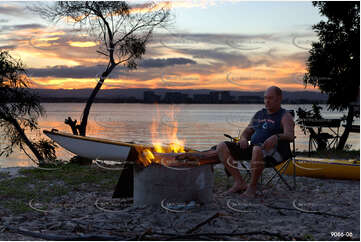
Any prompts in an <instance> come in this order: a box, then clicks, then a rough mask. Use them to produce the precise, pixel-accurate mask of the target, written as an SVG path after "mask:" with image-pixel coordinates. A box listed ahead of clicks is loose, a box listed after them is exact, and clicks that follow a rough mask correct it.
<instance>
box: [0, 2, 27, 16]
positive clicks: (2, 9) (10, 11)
mask: <svg viewBox="0 0 361 242" xmlns="http://www.w3.org/2000/svg"><path fill="white" fill-rule="evenodd" d="M0 14H1V15H11V16H22V15H23V14H24V8H22V7H19V6H14V5H8V4H2V5H0Z"/></svg>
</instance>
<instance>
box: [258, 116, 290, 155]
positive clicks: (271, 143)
mask: <svg viewBox="0 0 361 242" xmlns="http://www.w3.org/2000/svg"><path fill="white" fill-rule="evenodd" d="M281 125H282V128H283V133H282V134H275V135H272V136H271V137H269V138H268V139H266V141H265V142H264V145H263V147H264V149H265V150H270V149H273V148H274V147H276V144H277V142H278V140H287V141H289V142H291V141H293V140H294V138H295V122H294V121H293V118H292V115H291V114H290V113H286V114H285V115H283V117H282V120H281ZM277 136H278V137H279V138H278V137H277Z"/></svg>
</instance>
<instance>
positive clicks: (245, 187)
mask: <svg viewBox="0 0 361 242" xmlns="http://www.w3.org/2000/svg"><path fill="white" fill-rule="evenodd" d="M281 102H282V91H281V89H280V88H279V87H276V86H272V87H269V88H268V89H267V90H266V92H265V94H264V103H265V108H264V109H262V110H260V111H258V112H257V113H256V114H255V115H254V116H253V118H252V120H251V122H250V124H249V125H248V127H247V128H246V129H245V130H244V131H243V133H242V134H241V137H240V140H239V141H238V142H228V141H225V142H222V143H220V144H219V145H217V148H216V150H214V151H206V152H200V153H195V154H192V153H185V154H183V155H179V156H178V157H177V159H187V158H188V159H198V160H207V159H208V160H218V161H220V162H222V163H223V164H224V166H225V167H226V169H227V171H228V172H229V173H230V174H231V175H232V176H233V177H234V181H235V182H234V184H233V186H232V187H231V188H230V189H229V190H228V191H227V193H234V192H243V191H244V193H243V194H242V196H245V197H255V196H256V191H257V190H256V188H257V187H256V186H257V181H258V179H259V178H260V176H261V175H262V171H263V169H264V168H265V166H266V167H273V166H276V165H278V164H280V163H282V162H283V161H285V160H287V159H289V158H290V157H291V156H292V153H291V149H290V142H291V141H293V139H294V126H295V123H294V121H293V118H292V115H291V114H290V113H289V112H287V111H286V110H285V109H283V108H281ZM249 140H250V141H251V145H248V141H249ZM236 160H251V181H250V184H247V183H246V182H245V181H244V180H243V179H242V176H241V174H240V172H239V170H238V169H237V168H235V167H232V165H230V164H232V163H233V162H234V161H236Z"/></svg>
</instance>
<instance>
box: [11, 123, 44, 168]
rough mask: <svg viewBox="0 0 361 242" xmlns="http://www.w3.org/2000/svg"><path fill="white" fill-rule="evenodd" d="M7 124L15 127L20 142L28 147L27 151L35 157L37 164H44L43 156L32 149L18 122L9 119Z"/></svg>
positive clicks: (31, 144) (32, 146)
mask: <svg viewBox="0 0 361 242" xmlns="http://www.w3.org/2000/svg"><path fill="white" fill-rule="evenodd" d="M9 122H10V123H11V124H12V125H13V126H14V127H15V129H16V130H17V131H18V132H19V134H20V136H21V138H22V140H23V141H24V142H25V144H26V145H27V146H28V147H29V149H30V150H31V151H32V152H33V154H34V155H35V157H36V158H37V159H38V161H39V164H42V163H44V158H43V156H42V155H41V154H40V153H39V151H38V150H37V149H36V148H35V147H34V145H33V143H32V142H31V141H30V140H29V139H28V137H27V136H26V134H25V132H24V130H23V129H22V128H21V127H20V125H19V123H18V121H17V120H16V119H13V118H11V119H10V120H9Z"/></svg>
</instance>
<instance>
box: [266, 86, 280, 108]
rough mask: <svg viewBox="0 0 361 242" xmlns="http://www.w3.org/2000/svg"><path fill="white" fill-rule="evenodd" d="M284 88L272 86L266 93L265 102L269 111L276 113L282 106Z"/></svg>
mask: <svg viewBox="0 0 361 242" xmlns="http://www.w3.org/2000/svg"><path fill="white" fill-rule="evenodd" d="M281 102H282V90H281V89H280V88H279V87H276V86H271V87H269V88H267V90H266V92H265V93H264V104H265V106H266V109H267V111H268V112H269V113H275V112H277V111H278V110H279V109H280V108H281Z"/></svg>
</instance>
